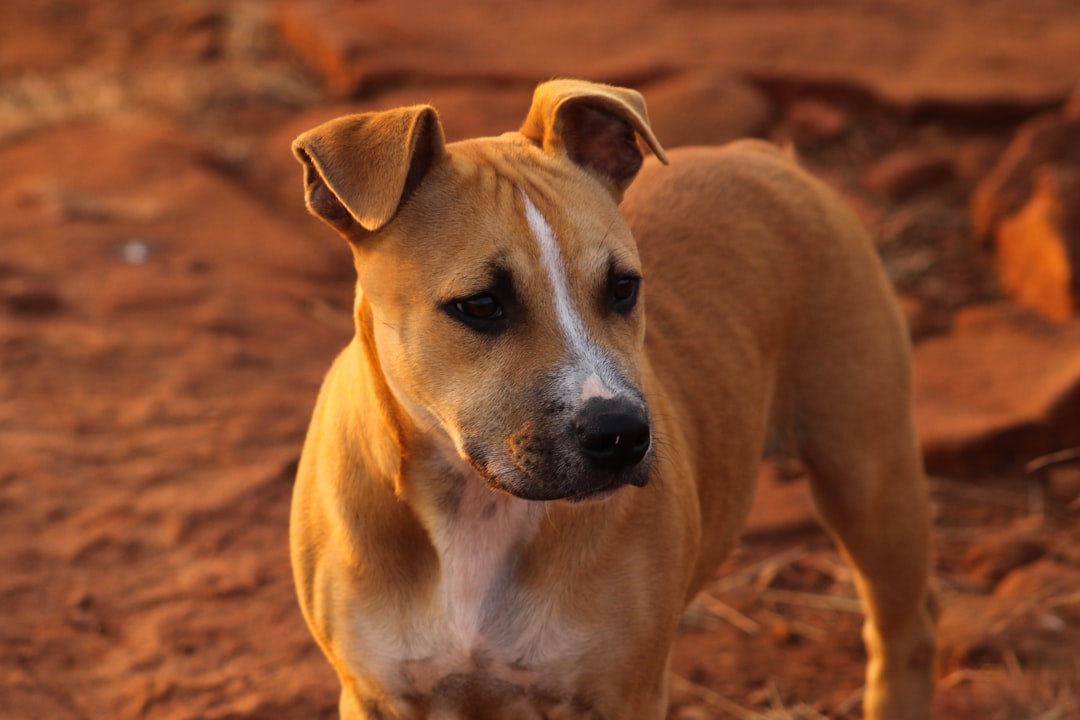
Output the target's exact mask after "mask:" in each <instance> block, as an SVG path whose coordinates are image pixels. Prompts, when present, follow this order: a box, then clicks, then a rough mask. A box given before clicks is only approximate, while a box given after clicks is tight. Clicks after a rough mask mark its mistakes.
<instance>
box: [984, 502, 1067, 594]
mask: <svg viewBox="0 0 1080 720" xmlns="http://www.w3.org/2000/svg"><path fill="white" fill-rule="evenodd" d="M1048 532H1049V531H1048V530H1047V529H1046V528H1045V527H1044V526H1043V525H1042V524H1041V522H1040V519H1039V518H1035V519H1034V520H1029V519H1025V520H1022V521H1020V522H1019V523H1017V524H1015V525H1013V526H1012V527H1010V528H1008V529H1006V530H1004V531H1001V532H995V533H988V534H986V535H983V536H981V537H979V538H976V539H975V541H974V542H972V543H971V545H969V546H968V549H967V552H966V553H964V565H965V568H966V570H967V574H968V576H969V577H971V578H972V579H973V580H974V581H975V582H976V583H977V584H978V585H979V586H980V587H981V588H983V589H986V590H989V589H991V588H993V587H994V586H995V585H997V584H998V582H999V581H1000V580H1001V579H1002V578H1004V577H1005V576H1006V575H1008V574H1009V573H1010V572H1012V571H1013V570H1015V569H1016V568H1018V567H1021V566H1022V565H1027V564H1028V563H1031V562H1034V561H1035V560H1038V559H1039V558H1041V557H1042V556H1043V555H1045V554H1046V552H1047V549H1048V546H1049V542H1048V538H1047V534H1048Z"/></svg>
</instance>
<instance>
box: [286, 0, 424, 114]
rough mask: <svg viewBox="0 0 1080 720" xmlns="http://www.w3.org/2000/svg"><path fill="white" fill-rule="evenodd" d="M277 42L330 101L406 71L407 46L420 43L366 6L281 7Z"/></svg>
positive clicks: (304, 4)
mask: <svg viewBox="0 0 1080 720" xmlns="http://www.w3.org/2000/svg"><path fill="white" fill-rule="evenodd" d="M275 20H276V24H277V29H278V32H279V33H280V34H281V38H282V40H284V41H285V43H286V44H287V45H288V46H289V47H291V48H292V49H293V50H294V51H295V52H296V53H297V54H298V55H299V56H300V58H301V59H302V60H304V61H305V62H306V63H307V64H308V65H310V66H311V67H312V68H313V69H314V70H315V71H316V72H317V73H318V74H319V75H320V76H321V77H322V79H323V83H324V84H325V86H326V89H327V91H328V92H329V93H330V95H331V96H332V97H335V98H345V97H350V96H353V95H356V94H359V93H361V92H364V91H366V90H369V89H370V88H371V87H372V86H373V85H375V84H377V83H379V82H385V81H386V80H388V79H390V78H392V77H393V76H395V75H396V76H399V77H400V76H404V75H406V74H407V73H408V69H409V68H410V65H411V63H410V55H409V52H408V46H409V45H416V44H420V43H421V42H423V39H422V38H419V37H416V36H415V34H414V33H413V32H412V31H410V30H409V29H407V28H406V27H404V26H402V25H400V24H398V23H396V22H395V21H394V20H393V19H392V18H390V17H388V16H387V15H386V14H385V13H383V12H382V11H381V10H380V9H379V8H377V7H374V6H372V5H368V4H365V3H350V4H347V5H346V4H340V3H339V4H336V5H335V4H330V3H314V2H301V3H280V4H279V5H278V6H277V13H276V18H275Z"/></svg>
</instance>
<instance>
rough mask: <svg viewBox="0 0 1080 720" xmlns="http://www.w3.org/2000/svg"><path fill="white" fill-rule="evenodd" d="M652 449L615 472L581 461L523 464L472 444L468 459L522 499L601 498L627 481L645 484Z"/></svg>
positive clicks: (492, 485)
mask: <svg viewBox="0 0 1080 720" xmlns="http://www.w3.org/2000/svg"><path fill="white" fill-rule="evenodd" d="M651 455H652V453H649V456H648V457H645V458H643V460H642V461H641V462H639V463H637V464H636V465H634V466H633V467H630V468H624V469H621V470H618V471H615V472H612V471H607V470H600V469H597V468H595V467H592V466H591V465H590V463H589V462H587V461H582V462H579V463H573V464H570V467H553V466H546V465H545V464H544V463H538V464H536V465H532V466H528V467H521V464H519V463H516V462H513V461H512V460H509V459H505V460H501V461H500V460H494V461H493V460H489V459H488V455H487V453H486V452H485V451H484V450H482V449H481V448H479V447H475V446H474V447H470V448H469V449H468V450H466V452H465V459H466V460H467V462H468V463H469V464H470V465H471V466H472V467H473V469H474V470H475V471H476V472H477V474H478V475H480V476H481V477H482V478H483V479H484V480H485V482H486V483H487V484H488V486H489V487H490V488H491V489H493V490H497V491H500V492H505V493H507V494H509V495H513V496H514V497H517V498H520V499H522V500H532V501H541V502H546V501H552V500H565V501H567V502H571V503H583V502H600V501H603V500H606V499H608V498H610V497H611V496H613V495H614V494H615V493H617V492H618V491H619V490H621V489H622V488H623V487H624V486H626V485H633V486H636V487H644V486H645V485H647V484H648V482H649V479H650V477H651V475H652V472H651V468H652V457H651Z"/></svg>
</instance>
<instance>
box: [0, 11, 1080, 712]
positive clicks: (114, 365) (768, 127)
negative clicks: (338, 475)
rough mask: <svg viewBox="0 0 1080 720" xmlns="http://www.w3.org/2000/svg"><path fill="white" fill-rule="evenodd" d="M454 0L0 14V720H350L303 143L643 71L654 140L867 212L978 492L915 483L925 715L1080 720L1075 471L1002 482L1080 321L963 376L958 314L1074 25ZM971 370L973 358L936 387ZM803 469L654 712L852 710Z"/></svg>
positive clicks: (319, 263) (464, 127) (331, 263)
mask: <svg viewBox="0 0 1080 720" xmlns="http://www.w3.org/2000/svg"><path fill="white" fill-rule="evenodd" d="M445 7H446V6H445V5H443V4H438V3H434V2H428V0H413V1H412V2H408V3H391V2H388V1H387V2H368V3H361V4H357V3H351V2H346V1H345V0H337V1H327V2H315V1H314V0H307V1H298V2H279V3H259V2H255V1H254V0H232V1H230V2H225V3H213V2H210V1H209V0H206V1H204V2H199V1H191V2H180V3H165V2H144V3H126V2H121V0H104V1H103V2H97V3H92V4H85V3H77V2H73V1H67V0H56V1H54V2H49V3H32V4H29V5H27V4H22V5H19V4H14V3H9V4H7V5H2V6H0V168H2V169H3V175H2V176H0V177H2V179H0V564H2V566H3V567H4V568H5V572H4V573H3V574H2V576H0V617H2V618H3V620H2V622H0V717H2V718H12V719H13V720H15V719H19V720H22V719H24V718H25V719H28V720H37V719H42V720H54V719H55V720H68V719H71V720H75V719H80V718H89V717H115V718H167V719H173V720H181V719H195V718H202V719H217V720H225V719H229V720H241V719H243V720H261V719H270V718H274V719H277V718H293V717H315V718H331V717H335V716H336V696H337V685H336V680H335V678H334V677H333V674H332V672H331V670H330V668H329V666H328V665H327V663H326V662H325V661H324V659H323V658H322V656H321V655H320V653H319V651H318V650H317V648H316V647H315V645H314V643H313V642H312V640H311V639H310V636H309V635H308V633H307V630H306V628H305V627H304V625H303V621H302V619H301V617H300V613H299V610H298V608H297V606H296V602H295V600H294V596H293V589H292V580H291V574H290V570H289V566H288V557H287V549H286V538H287V523H288V502H289V495H290V491H291V482H292V475H293V472H294V469H295V463H296V459H297V456H298V453H299V448H300V443H301V441H302V437H303V433H304V430H305V428H306V424H307V420H308V417H309V414H310V411H311V408H312V405H313V402H314V397H315V392H316V390H317V388H318V384H319V382H320V380H321V376H322V373H323V372H324V371H325V369H326V368H327V367H328V365H329V363H330V360H331V359H332V357H333V355H334V353H335V352H336V351H337V349H338V348H340V347H341V346H342V345H343V344H344V343H345V342H346V341H347V339H348V337H349V333H350V319H349V312H350V311H349V308H350V306H351V295H352V268H351V262H350V258H349V255H348V252H347V251H346V249H345V248H344V247H343V243H340V242H336V241H335V239H334V237H332V236H331V234H330V233H329V232H328V231H327V230H325V228H323V227H322V226H321V225H319V224H318V223H317V222H316V221H314V220H312V219H310V218H308V217H306V215H305V213H304V211H303V208H302V198H301V184H300V173H299V167H298V166H297V165H296V164H295V162H294V161H293V160H292V159H291V157H290V156H289V154H288V141H289V140H290V139H291V137H292V136H293V135H295V134H296V133H297V132H299V131H300V130H303V129H305V128H307V127H309V126H311V125H313V124H315V123H316V122H318V121H320V120H322V119H325V118H328V117H330V116H333V115H335V114H339V113H342V112H347V111H355V110H360V109H370V108H376V107H387V106H392V105H397V104H405V103H411V102H418V101H429V100H430V101H433V102H434V103H435V104H436V105H437V107H439V109H440V111H441V112H442V115H443V118H444V121H445V123H446V126H447V131H448V134H449V135H450V136H451V138H459V137H463V136H467V135H473V134H480V133H493V132H501V131H503V130H508V129H513V128H514V127H516V126H517V123H518V122H519V120H520V118H522V117H523V115H524V111H525V109H526V108H527V105H528V101H529V97H530V93H531V87H532V85H533V84H534V83H535V82H536V81H537V80H540V79H545V78H547V77H550V76H551V75H554V74H572V75H578V76H585V77H589V78H592V79H598V80H611V81H617V82H625V83H634V84H636V85H637V86H638V87H640V88H641V89H642V90H643V91H644V92H645V95H646V98H647V99H650V98H652V97H655V99H656V105H655V109H654V115H655V118H656V124H657V130H658V134H659V135H660V139H661V141H662V142H665V143H667V144H668V145H675V144H679V143H680V142H721V141H723V140H726V139H729V138H731V137H733V136H735V135H739V134H743V133H756V134H760V135H763V136H766V137H771V138H774V139H776V140H780V141H786V140H788V139H793V140H794V141H795V142H796V143H797V146H798V149H799V152H800V156H801V157H802V159H803V161H804V162H805V163H806V164H807V165H808V166H809V167H811V168H812V169H813V170H814V171H816V172H818V173H819V174H820V175H821V176H822V177H824V178H825V179H826V180H827V181H829V182H831V183H833V184H834V185H835V186H837V187H838V188H839V189H840V190H841V192H843V193H844V194H845V195H846V196H847V197H848V198H849V199H850V200H851V201H852V203H853V205H854V206H855V207H856V209H857V210H858V212H859V213H860V215H861V216H862V217H863V218H864V220H865V221H866V222H867V223H868V224H869V226H870V227H871V230H872V231H873V233H874V235H875V237H876V238H877V239H878V241H879V245H880V249H881V252H882V256H883V257H884V259H885V261H886V263H887V265H888V267H889V270H890V272H891V274H892V277H893V278H894V280H895V281H896V283H897V286H898V288H899V289H900V290H901V292H902V293H903V295H904V298H905V301H904V302H905V307H906V309H907V310H908V311H909V316H910V318H911V320H912V329H913V332H914V333H915V335H916V337H917V338H918V339H919V340H920V342H921V343H922V344H921V345H920V347H919V348H918V355H917V357H918V358H919V362H920V363H922V366H921V369H920V372H921V373H922V375H921V377H925V378H929V380H927V383H928V384H927V385H925V386H924V387H923V391H924V395H921V396H920V397H921V398H922V399H921V400H920V403H921V410H920V412H921V413H922V414H921V416H920V417H922V418H923V423H924V436H925V437H926V438H927V439H928V442H929V441H938V442H939V443H944V446H943V447H939V448H938V450H937V453H938V454H936V455H933V456H932V459H936V460H935V462H936V463H937V464H936V465H934V466H933V469H934V470H935V471H937V472H939V473H941V472H946V471H947V472H948V474H949V475H950V476H953V477H960V476H964V477H965V478H966V479H964V480H959V479H951V478H949V477H940V476H935V477H933V478H932V480H931V489H932V493H933V497H934V501H935V507H936V521H935V525H936V547H937V559H936V581H937V584H938V586H939V590H940V595H941V599H942V602H943V606H944V613H943V618H942V682H941V691H940V693H939V697H938V701H937V706H936V717H937V718H939V719H940V720H960V719H961V718H990V719H993V720H997V719H1000V720H1020V719H1022V718H1033V717H1041V718H1045V719H1046V720H1049V719H1050V718H1061V719H1064V718H1074V717H1080V702H1078V701H1077V700H1076V695H1075V693H1076V690H1077V687H1078V686H1080V653H1078V652H1077V650H1076V648H1080V599H1078V598H1080V525H1078V524H1077V522H1076V519H1077V511H1078V504H1077V497H1080V475H1078V474H1077V472H1076V469H1075V463H1069V462H1063V463H1061V464H1059V465H1057V466H1053V467H1050V468H1048V469H1046V470H1045V471H1043V472H1041V473H1038V474H1033V475H1029V476H1024V475H1023V474H1022V473H1019V472H1017V469H1018V468H1021V467H1022V466H1023V464H1024V463H1025V462H1027V461H1030V460H1032V459H1033V458H1034V456H1035V455H1037V454H1039V453H1042V452H1049V451H1051V450H1060V449H1062V448H1065V447H1068V445H1069V444H1070V443H1071V444H1080V440H1077V437H1076V436H1077V431H1078V429H1077V427H1076V425H1077V422H1078V419H1077V413H1076V412H1075V411H1073V410H1071V409H1070V408H1072V407H1075V401H1076V398H1077V397H1080V396H1078V395H1077V387H1078V385H1077V382H1076V381H1077V378H1075V377H1073V376H1072V375H1069V374H1067V373H1068V372H1071V370H1072V365H1073V364H1074V363H1071V360H1070V359H1069V358H1071V357H1075V355H1071V354H1070V353H1069V352H1068V348H1070V347H1077V346H1080V342H1078V341H1077V340H1076V337H1077V330H1076V327H1075V322H1076V321H1072V322H1073V324H1070V325H1067V326H1065V329H1061V328H1058V329H1054V328H1052V327H1050V326H1044V325H1042V324H1038V323H1035V322H1034V321H1030V322H1029V321H1025V322H1026V323H1027V324H1025V325H1024V326H1023V327H1025V328H1028V331H1029V332H1030V333H1033V335H1032V337H1038V338H1042V340H1040V341H1039V342H1047V343H1051V345H1052V347H1053V348H1054V349H1053V352H1051V351H1049V350H1047V351H1046V352H1040V351H1039V350H1038V347H1039V345H1038V344H1037V343H1036V344H1034V345H1032V346H1030V347H1027V346H1025V347H1027V349H1025V350H1024V353H1026V354H1016V356H1015V357H1013V356H1009V352H1010V351H1009V348H1010V347H1015V344H1013V341H1012V340H1009V338H1012V337H1014V335H1011V334H1009V333H1013V332H1014V331H1013V330H1009V331H1008V332H1004V333H1003V334H999V335H995V336H994V339H993V340H992V341H989V340H988V341H986V344H985V345H984V346H981V347H985V352H984V353H983V356H982V357H980V351H979V348H980V345H978V343H979V342H980V340H979V338H980V337H981V336H980V335H979V334H978V333H977V332H973V331H972V329H971V323H965V322H960V323H959V324H957V325H956V327H955V329H954V318H955V317H956V314H957V312H958V311H959V310H960V309H961V308H965V307H966V306H969V305H972V304H979V303H987V302H992V301H993V302H995V303H996V304H995V305H993V306H991V307H993V308H1000V307H1001V306H1003V305H1004V304H1003V303H1001V302H999V301H1000V291H999V290H998V289H997V285H996V281H995V279H994V276H993V273H992V270H991V267H992V266H991V263H990V262H989V261H988V259H987V257H986V255H985V252H986V251H985V249H984V248H983V247H982V246H980V245H979V244H978V243H977V242H976V241H975V240H974V238H973V236H972V230H971V220H970V217H969V213H968V200H969V197H970V194H971V191H972V188H973V187H974V186H975V184H976V183H977V182H978V181H979V179H980V178H982V177H983V176H985V175H986V173H987V172H988V170H989V168H990V166H991V165H992V164H993V162H994V161H995V159H996V158H997V157H998V156H999V154H1000V153H1001V151H1002V149H1003V148H1004V147H1005V145H1006V144H1007V142H1008V140H1009V138H1010V137H1011V136H1012V135H1013V132H1014V131H1015V128H1016V127H1017V125H1018V123H1020V122H1021V121H1023V120H1024V119H1026V118H1028V117H1031V116H1033V115H1035V114H1037V113H1040V112H1045V111H1053V110H1055V109H1056V108H1058V107H1060V106H1061V105H1062V104H1063V103H1064V101H1065V98H1066V94H1067V93H1068V92H1069V90H1070V88H1071V87H1072V86H1073V85H1074V84H1075V83H1076V81H1077V80H1078V79H1080V71H1078V69H1077V67H1076V58H1077V57H1078V56H1080V6H1077V5H1076V4H1075V3H1073V2H1071V1H1070V0H1041V1H1040V2H1037V3H1027V4H1025V5H1024V7H1023V9H1020V7H1019V4H1016V3H1011V2H1008V1H1007V0H995V1H994V2H987V3H963V2H930V1H929V0H919V1H918V2H901V1H900V0H895V1H891V2H882V3H872V4H870V3H858V2H854V1H853V0H830V1H829V2H824V3H810V2H804V1H801V0H769V1H768V2H743V1H741V0H729V1H726V2H723V3H716V4H713V3H704V2H676V1H673V0H665V1H663V2H645V1H644V0H636V1H635V2H632V3H626V2H623V3H618V4H616V3H613V2H606V1H605V2H597V3H580V2H577V3H570V2H566V3H557V6H556V7H554V9H553V6H552V5H551V4H545V5H537V6H536V7H537V8H544V9H543V10H542V11H541V10H539V9H537V10H520V11H518V10H511V9H510V8H511V6H509V5H507V6H506V7H503V6H502V5H500V4H498V3H484V2H474V3H469V4H467V5H466V4H462V5H461V6H460V8H458V9H456V10H455V11H454V12H453V13H448V12H447V11H446V10H445V9H444V8H445ZM455 7H456V8H457V6H455ZM513 7H515V8H516V7H517V6H513ZM704 118H708V120H707V121H706V120H704ZM964 312H965V313H967V312H968V311H966V310H965V311H964ZM1003 312H1004V314H1005V315H1009V314H1010V313H1013V312H1014V311H1013V310H1012V309H1008V310H1007V311H1003ZM961 317H965V315H962V316H961ZM1010 317H1011V315H1010ZM995 322H1000V321H995ZM1010 327H1011V326H1010ZM1040 328H1041V329H1040ZM1015 332H1019V331H1015ZM942 333H946V334H944V335H942ZM935 336H936V337H935ZM1017 337H1019V336H1017ZM923 338H929V339H926V340H923ZM1017 342H1020V341H1017ZM950 343H957V344H956V345H952V344H950ZM971 343H974V345H972V344H971ZM1055 343H1056V344H1055ZM1065 343H1067V344H1065ZM954 347H955V348H962V350H956V351H954V350H953V349H952V348H954ZM1077 352H1080V347H1077ZM958 353H963V355H959V354H958ZM1029 355H1030V356H1031V363H1034V367H1035V368H1036V369H1034V370H1033V369H1032V365H1031V364H1025V362H1024V358H1027V357H1028V356H1029ZM961 356H962V357H965V358H970V360H968V361H965V362H970V363H971V366H972V367H973V368H975V367H976V366H977V372H978V373H980V374H978V375H971V376H970V377H969V378H968V380H969V382H966V383H960V382H952V381H951V380H949V377H950V376H949V375H948V372H947V371H948V370H949V367H950V366H949V363H950V362H951V361H950V358H953V359H955V358H957V357H961ZM1051 356H1052V357H1053V358H1054V359H1055V360H1054V362H1057V363H1058V364H1056V365H1054V368H1055V371H1054V372H1055V373H1057V374H1055V375H1054V376H1053V377H1052V378H1047V381H1046V382H1045V383H1042V384H1039V383H1033V381H1032V373H1038V372H1040V370H1039V369H1038V368H1039V365H1038V362H1039V359H1040V358H1042V359H1043V360H1048V358H1050V357H1051ZM996 357H1001V358H1002V360H1001V362H997V361H995V359H994V358H996ZM1058 359H1060V362H1059V360H1058ZM997 369H1006V370H1008V372H1001V373H999V374H998V375H995V374H994V371H995V370H997ZM972 372H976V370H972ZM984 377H985V378H990V379H988V380H986V382H987V383H990V382H993V383H994V385H993V387H989V388H985V389H986V392H985V393H983V394H980V393H982V391H983V389H984V387H983V386H980V384H979V383H980V380H979V378H984ZM1013 379H1015V386H1014V385H1013V384H1012V382H1013ZM931 381H932V382H931ZM1035 386H1038V387H1039V388H1040V390H1039V392H1043V391H1047V392H1049V391H1048V390H1046V388H1053V392H1054V393H1057V394H1056V395H1053V396H1052V397H1049V398H1042V396H1040V400H1039V402H1040V403H1042V404H1041V405H1040V406H1039V409H1038V413H1042V414H1038V413H1036V415H1037V416H1031V417H1029V416H1028V415H1023V413H1021V415H1023V417H1020V416H1015V417H1014V416H1012V415H1009V414H1008V413H1003V412H1002V411H1001V408H1000V403H1004V402H1007V399H1008V398H1016V397H1017V396H1018V395H1025V397H1023V398H1021V399H1024V400H1029V399H1030V398H1031V397H1033V396H1034V391H1032V390H1031V388H1032V387H1035ZM1003 398H1005V399H1003ZM991 400H992V402H991ZM1030 404H1031V403H1028V405H1025V404H1024V403H1019V405H1021V406H1023V407H1024V408H1025V410H1024V412H1027V409H1028V408H1029V405H1030ZM991 405H992V406H993V407H990V406H991ZM1043 406H1045V407H1043ZM956 408H959V410H957V409H956ZM983 408H989V409H988V410H986V412H992V414H991V415H979V413H982V412H983ZM931 413H933V414H931ZM949 413H952V414H951V415H949ZM965 413H966V414H965ZM958 414H959V419H957V417H958ZM946 416H947V417H946ZM969 416H970V417H969ZM1018 417H1019V418H1020V419H1017V418H1018ZM934 423H940V426H941V427H944V428H946V429H947V433H945V431H942V432H943V433H945V434H949V433H951V434H949V435H948V437H946V438H944V440H943V439H942V438H941V437H939V436H937V435H934V434H933V432H932V430H933V428H932V427H931V426H932V425H933V424H934ZM965 423H968V424H970V426H971V427H973V428H976V429H977V432H974V431H973V432H974V434H969V435H965V433H964V428H966V427H968V425H967V424H965ZM933 427H938V426H937V425H933ZM965 443H966V444H965ZM935 447H936V446H935ZM803 484H804V481H802V480H796V481H794V482H793V483H786V484H785V483H783V482H779V481H773V480H767V481H766V483H765V485H764V488H765V491H763V492H762V494H761V496H760V497H759V504H758V506H757V508H756V510H755V515H754V520H753V524H752V526H751V528H750V529H749V531H748V534H747V536H746V539H745V540H744V542H743V544H742V545H741V546H740V547H739V549H738V550H737V551H736V553H735V554H734V556H733V557H732V558H731V560H730V561H729V562H728V563H727V565H726V566H725V568H724V570H723V572H721V573H720V574H718V576H717V580H716V582H715V584H714V585H712V586H711V587H710V588H709V591H708V592H707V593H706V594H705V595H704V596H703V599H701V600H699V601H698V602H697V603H695V605H694V606H693V607H692V608H691V610H690V611H689V612H688V613H687V615H686V618H685V620H684V624H683V631H682V633H681V636H680V638H679V640H678V643H677V646H676V655H675V661H674V667H673V672H674V673H675V674H676V675H677V678H676V679H675V681H674V685H673V693H672V713H671V716H672V717H674V718H712V717H718V718H719V717H768V718H816V717H821V716H825V717H833V718H852V717H858V716H859V713H860V708H859V704H858V691H859V688H860V686H861V682H862V680H861V677H862V668H863V661H864V655H863V651H862V649H861V646H860V643H859V624H860V616H859V615H858V614H857V612H853V608H852V607H851V601H850V598H852V597H853V589H852V585H851V582H850V575H849V573H848V572H847V571H846V569H845V566H844V565H843V563H842V561H841V560H840V559H839V558H838V556H837V554H836V552H835V550H834V549H833V548H832V546H831V544H830V543H829V540H828V538H827V537H826V536H825V535H824V534H823V533H822V531H821V530H819V529H818V528H817V527H816V525H815V524H814V523H813V521H812V516H811V515H810V511H809V510H808V507H809V506H808V503H807V501H806V500H805V497H804V496H803V495H802V494H803V493H804V487H803ZM725 578H727V579H725ZM753 713H756V714H753Z"/></svg>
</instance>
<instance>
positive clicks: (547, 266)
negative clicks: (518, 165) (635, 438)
mask: <svg viewBox="0 0 1080 720" xmlns="http://www.w3.org/2000/svg"><path fill="white" fill-rule="evenodd" d="M520 192H521V197H522V199H523V200H524V202H525V219H526V220H527V221H528V223H529V229H530V230H532V232H533V235H534V236H535V237H536V242H537V243H538V244H539V246H540V262H541V264H542V265H543V268H544V272H545V273H546V274H547V276H548V278H549V279H550V280H551V289H552V292H553V293H554V300H555V317H556V318H557V320H558V323H559V328H560V329H561V330H562V333H563V336H564V337H565V338H566V341H567V344H568V345H569V346H570V351H571V355H572V356H573V360H572V363H573V365H572V366H571V367H569V368H567V369H568V371H570V373H568V374H571V375H576V374H577V372H582V371H584V372H582V374H584V375H587V377H586V379H585V380H584V382H583V384H582V387H581V401H582V402H584V401H585V400H588V399H589V398H592V397H601V398H613V397H615V394H616V392H615V390H614V389H613V388H612V382H611V379H610V375H609V376H608V379H607V380H605V378H604V375H608V373H609V372H610V368H611V361H610V359H609V358H607V357H606V356H605V355H604V353H603V352H602V351H601V350H600V349H599V347H597V345H596V343H594V342H593V341H592V339H591V338H590V337H589V334H588V332H587V331H586V330H585V323H584V322H582V320H581V315H579V314H578V312H577V309H576V308H575V307H574V302H573V300H572V299H571V297H570V283H569V281H568V279H567V272H566V262H565V261H564V260H563V257H562V253H561V252H560V250H559V244H558V242H556V240H555V233H554V231H553V230H552V229H551V226H550V225H548V222H547V220H545V219H544V216H543V215H542V214H541V213H540V210H539V209H537V207H536V205H535V204H534V203H533V201H532V200H531V199H529V196H528V195H527V194H526V193H525V191H524V190H522V191H520ZM573 368H576V371H574V370H573ZM579 377H580V376H579Z"/></svg>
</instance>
